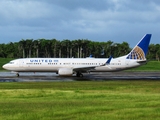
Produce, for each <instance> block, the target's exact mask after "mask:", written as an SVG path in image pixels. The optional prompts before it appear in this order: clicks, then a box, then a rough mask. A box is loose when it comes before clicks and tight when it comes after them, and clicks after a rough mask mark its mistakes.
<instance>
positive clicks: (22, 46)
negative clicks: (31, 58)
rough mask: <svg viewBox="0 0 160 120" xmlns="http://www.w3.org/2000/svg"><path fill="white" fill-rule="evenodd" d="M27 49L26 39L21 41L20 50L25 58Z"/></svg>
mask: <svg viewBox="0 0 160 120" xmlns="http://www.w3.org/2000/svg"><path fill="white" fill-rule="evenodd" d="M25 48H26V41H25V40H24V39H22V40H21V41H19V50H20V51H21V50H22V55H23V58H25V56H26V55H25Z"/></svg>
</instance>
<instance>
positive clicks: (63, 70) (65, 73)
mask: <svg viewBox="0 0 160 120" xmlns="http://www.w3.org/2000/svg"><path fill="white" fill-rule="evenodd" d="M58 74H59V76H72V74H73V70H72V69H71V68H60V69H59V70H58Z"/></svg>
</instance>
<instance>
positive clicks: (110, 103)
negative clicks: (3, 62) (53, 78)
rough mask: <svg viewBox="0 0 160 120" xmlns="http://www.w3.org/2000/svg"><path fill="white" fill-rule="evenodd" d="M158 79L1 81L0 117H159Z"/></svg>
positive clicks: (80, 119) (99, 119) (58, 119)
mask: <svg viewBox="0 0 160 120" xmlns="http://www.w3.org/2000/svg"><path fill="white" fill-rule="evenodd" d="M159 86H160V81H142V80H140V81H134V80H132V81H123V80H122V81H120V80H119V81H99V82H96V81H77V82H17V83H0V119H3V120H4V119H16V120H17V119H19V120H21V119H23V120H36V119H39V120H46V119H47V120H48V119H54V120H84V119H85V120H106V119H108V120H109V119H111V120H117V119H118V120H124V119H127V120H134V119H138V120H144V119H146V120H151V119H154V120H158V119H160V94H159V93H160V87H159Z"/></svg>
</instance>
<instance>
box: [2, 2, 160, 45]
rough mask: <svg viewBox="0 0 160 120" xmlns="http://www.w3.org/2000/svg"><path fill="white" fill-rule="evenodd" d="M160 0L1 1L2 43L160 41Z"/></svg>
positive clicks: (132, 42)
mask: <svg viewBox="0 0 160 120" xmlns="http://www.w3.org/2000/svg"><path fill="white" fill-rule="evenodd" d="M159 29H160V1H159V0H0V43H9V42H18V41H20V40H21V39H40V38H45V39H52V38H55V39H57V40H64V39H69V40H75V39H88V40H93V41H108V40H111V41H113V42H115V43H122V42H123V41H125V42H128V43H129V44H130V46H131V47H133V46H134V45H135V44H137V42H138V41H139V40H140V39H141V38H142V37H143V36H144V34H146V33H150V34H152V39H151V43H153V44H160V40H159V38H160V33H159Z"/></svg>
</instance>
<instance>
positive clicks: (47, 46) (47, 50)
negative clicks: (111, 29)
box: [0, 39, 160, 61]
mask: <svg viewBox="0 0 160 120" xmlns="http://www.w3.org/2000/svg"><path fill="white" fill-rule="evenodd" d="M130 50H131V48H130V47H129V44H128V43H127V42H123V43H114V42H113V41H111V40H109V41H107V42H95V41H91V40H88V39H78V40H68V39H66V40H62V41H60V40H56V39H38V40H33V39H26V40H24V39H22V40H20V41H19V42H10V43H7V44H4V43H3V44H0V57H1V58H29V57H44V58H46V57H53V58H71V57H74V58H85V57H88V56H90V55H92V56H94V57H96V58H106V57H107V58H108V57H109V56H110V55H112V56H113V57H118V56H122V55H125V54H128V53H129V52H130ZM147 58H148V59H149V60H158V61H159V58H160V44H150V45H149V51H148V55H147Z"/></svg>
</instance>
